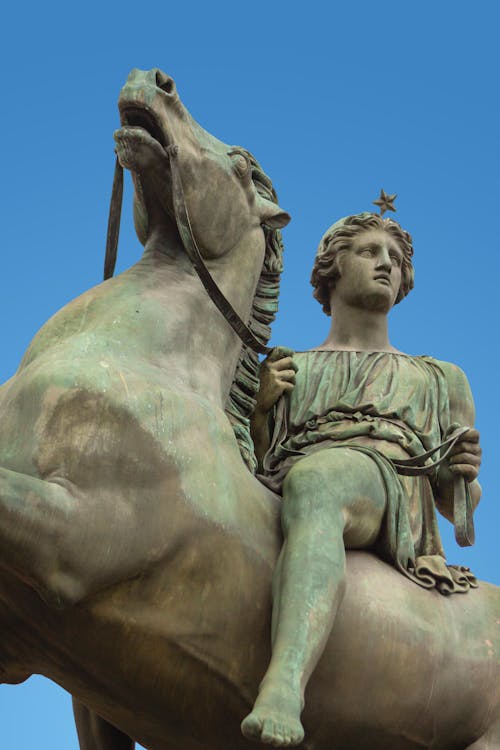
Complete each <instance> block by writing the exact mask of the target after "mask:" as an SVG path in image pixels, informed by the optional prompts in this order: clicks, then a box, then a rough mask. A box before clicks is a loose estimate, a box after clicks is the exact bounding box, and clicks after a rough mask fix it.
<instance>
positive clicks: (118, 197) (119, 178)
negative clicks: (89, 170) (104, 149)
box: [104, 157, 123, 281]
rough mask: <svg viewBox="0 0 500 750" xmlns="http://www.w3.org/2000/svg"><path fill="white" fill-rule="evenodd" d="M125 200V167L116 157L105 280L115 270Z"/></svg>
mask: <svg viewBox="0 0 500 750" xmlns="http://www.w3.org/2000/svg"><path fill="white" fill-rule="evenodd" d="M122 200H123V167H122V165H121V164H120V162H119V160H118V157H116V163H115V174H114V176H113V189H112V191H111V201H110V204H109V218H108V233H107V236H106V255H105V256H104V281H106V279H110V278H111V277H112V275H113V273H114V271H115V265H116V254H117V252H118V238H119V236H120V216H121V213H122Z"/></svg>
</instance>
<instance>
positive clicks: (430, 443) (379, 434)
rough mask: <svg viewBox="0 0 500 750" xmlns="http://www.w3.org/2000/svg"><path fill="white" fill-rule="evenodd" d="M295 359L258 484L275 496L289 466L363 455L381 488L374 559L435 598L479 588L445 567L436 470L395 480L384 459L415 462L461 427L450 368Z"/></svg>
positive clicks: (366, 358) (398, 361)
mask: <svg viewBox="0 0 500 750" xmlns="http://www.w3.org/2000/svg"><path fill="white" fill-rule="evenodd" d="M294 361H295V363H296V364H297V366H298V372H297V376H296V384H295V388H294V389H293V390H292V391H291V392H290V393H288V394H285V395H284V396H282V398H281V399H280V401H279V402H278V404H277V408H276V410H275V424H274V432H273V437H272V441H271V446H270V448H269V450H268V452H267V454H266V456H265V458H264V473H263V476H262V477H261V478H262V480H263V481H264V483H265V484H267V486H269V487H270V488H271V489H273V490H274V491H277V492H281V491H282V486H283V480H284V478H285V477H286V475H287V473H288V471H289V470H290V468H291V467H292V466H293V465H294V464H295V463H296V462H297V461H298V460H300V459H301V458H302V457H304V456H307V455H310V454H311V453H315V452H317V451H320V450H326V449H333V448H336V447H343V448H345V447H350V448H352V449H353V450H358V451H362V452H363V453H365V454H367V455H369V456H370V457H371V458H372V460H373V461H375V463H376V465H377V467H378V469H379V471H380V475H381V479H382V481H383V484H384V487H385V494H386V511H385V515H384V519H383V522H382V527H381V529H380V533H379V538H378V540H377V543H376V552H377V553H378V554H379V556H381V557H382V558H383V559H385V560H387V561H388V562H390V563H392V564H393V565H395V566H396V567H397V568H398V569H399V570H400V571H401V572H402V573H404V574H405V575H406V576H408V577H409V578H411V579H412V580H414V581H415V582H416V583H419V584H420V585H422V586H425V587H427V588H433V587H436V588H438V590H440V591H441V593H453V592H456V591H467V590H468V588H469V587H470V586H471V585H472V586H474V585H476V583H475V578H474V576H473V575H472V574H471V573H470V572H469V571H468V569H467V568H462V567H460V568H458V567H456V566H448V565H447V564H446V562H445V556H444V552H443V547H442V543H441V538H440V534H439V529H438V524H437V518H436V510H435V494H436V484H437V482H436V479H437V476H436V472H433V473H431V474H430V475H424V476H416V477H410V476H401V475H398V474H397V472H396V470H395V468H394V466H393V464H392V463H391V460H390V459H401V458H409V457H413V456H418V455H421V454H422V453H424V452H426V451H428V450H431V449H432V448H435V447H436V446H438V445H440V443H442V442H443V440H445V439H446V438H447V437H448V436H449V435H450V433H451V432H453V431H454V430H455V429H456V428H457V427H459V426H462V425H459V424H458V423H457V422H456V421H453V415H452V414H451V413H450V397H449V392H448V388H449V381H448V378H447V371H446V368H450V367H454V366H453V365H449V364H448V363H442V362H439V361H438V360H436V359H434V358H432V357H427V356H421V357H413V356H409V355H406V354H399V353H393V352H355V351H321V350H312V351H308V352H299V353H296V354H295V356H294ZM455 369H456V370H457V371H458V372H460V374H461V375H462V378H463V379H465V376H464V375H463V373H461V371H460V370H458V368H455ZM467 388H468V386H467Z"/></svg>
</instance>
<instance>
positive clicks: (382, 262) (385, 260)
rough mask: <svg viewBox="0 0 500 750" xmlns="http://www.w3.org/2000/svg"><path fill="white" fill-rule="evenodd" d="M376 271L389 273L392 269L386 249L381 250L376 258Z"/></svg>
mask: <svg viewBox="0 0 500 750" xmlns="http://www.w3.org/2000/svg"><path fill="white" fill-rule="evenodd" d="M376 268H377V270H378V269H380V270H384V271H388V272H389V273H390V271H391V269H392V263H391V256H390V255H389V251H388V249H387V248H385V247H384V248H382V249H381V252H380V254H379V255H378V256H377V263H376Z"/></svg>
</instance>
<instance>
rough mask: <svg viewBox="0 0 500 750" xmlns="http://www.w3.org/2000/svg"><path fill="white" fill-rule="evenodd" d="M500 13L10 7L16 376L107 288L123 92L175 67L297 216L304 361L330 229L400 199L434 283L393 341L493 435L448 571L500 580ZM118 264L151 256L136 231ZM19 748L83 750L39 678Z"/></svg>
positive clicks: (315, 6)
mask: <svg viewBox="0 0 500 750" xmlns="http://www.w3.org/2000/svg"><path fill="white" fill-rule="evenodd" d="M499 20H500V19H499V11H498V5H497V3H495V2H494V0H491V1H490V2H485V1H483V0H478V2H476V3H474V4H472V3H470V2H463V1H462V0H454V1H453V2H452V1H451V0H442V1H441V2H436V0H433V1H432V2H430V1H429V0H420V1H419V2H418V3H409V2H400V1H399V2H393V1H392V0H387V1H386V2H384V3H375V2H357V1H356V0H350V1H349V2H337V1H336V0H330V1H329V2H315V1H314V0H310V1H309V2H307V3H300V4H299V3H292V2H286V3H285V2H281V1H280V0H276V1H275V2H269V0H267V2H261V0H252V3H241V4H240V3H235V2H231V3H229V2H212V3H201V2H199V3H196V2H185V3H184V4H183V5H182V9H181V3H179V2H176V3H169V2H165V1H164V2H161V3H160V2H156V0H150V1H149V2H147V3H143V4H139V3H136V2H135V3H132V2H129V1H128V0H123V1H122V2H119V3H117V2H112V1H108V2H100V3H96V2H94V0H90V1H89V2H87V3H79V4H78V5H74V4H72V3H64V4H63V3H53V2H50V0H48V2H46V3H36V4H35V3H34V2H30V1H29V0H28V2H27V3H23V4H19V5H18V6H16V8H15V9H14V6H13V4H9V6H6V7H5V8H4V9H3V11H2V39H1V44H0V57H1V60H2V71H3V80H2V109H3V116H2V120H1V125H0V128H1V134H2V138H1V144H2V186H1V191H2V196H1V204H0V205H1V210H2V251H3V252H2V273H1V295H0V316H1V320H2V321H3V324H2V327H1V329H2V358H1V361H0V376H1V378H2V380H4V379H6V378H7V377H9V376H10V375H11V374H12V373H13V372H14V370H15V368H16V367H17V364H18V362H19V359H20V357H21V356H22V353H23V351H24V350H25V348H26V346H27V345H28V343H29V341H30V339H31V338H32V336H33V335H34V333H35V332H36V330H37V329H38V328H39V327H40V325H41V324H42V323H43V322H44V321H45V320H46V319H47V318H48V317H49V316H50V315H51V314H52V313H53V312H55V311H56V310H57V309H58V308H60V307H61V306H62V305H63V304H64V303H65V302H67V301H68V300H70V299H71V298H73V297H74V296H76V295H77V294H79V293H81V292H82V291H84V290H85V289H87V288H88V287H90V286H92V285H94V284H96V283H98V282H99V280H100V277H101V269H102V259H103V250H104V241H105V233H106V220H107V210H108V204H109V193H110V187H111V179H112V171H113V162H114V155H113V140H112V133H113V130H114V129H115V128H116V127H117V126H118V116H117V110H116V99H117V96H118V92H119V89H120V87H121V85H122V84H123V82H124V80H125V77H126V75H127V73H128V71H129V69H130V68H132V67H140V68H150V67H153V66H158V67H161V68H162V69H163V70H165V71H166V72H168V73H169V74H171V75H172V76H173V77H174V79H175V80H176V82H177V86H178V89H179V92H180V94H181V96H182V98H183V100H184V102H185V103H186V105H187V106H188V108H189V109H190V110H191V113H192V114H193V116H194V117H195V118H197V119H198V120H199V121H200V123H201V124H202V125H203V126H204V127H206V128H207V129H208V130H209V131H211V132H213V133H214V135H217V136H218V137H219V138H221V139H222V140H224V141H226V142H227V143H229V144H241V145H244V146H245V147H247V148H249V149H250V150H251V151H252V152H254V153H255V155H256V156H257V158H258V159H259V160H260V161H261V163H262V164H263V166H264V167H265V169H266V171H267V172H268V174H269V175H270V176H271V178H272V179H273V181H274V184H275V186H276V188H277V190H278V193H279V196H280V201H281V205H282V206H283V208H285V209H286V210H287V211H289V212H290V213H291V215H292V217H293V221H292V223H291V224H290V225H289V227H287V229H286V230H285V232H284V238H285V244H286V272H285V275H284V281H283V291H282V300H281V307H280V313H279V318H278V321H277V323H276V325H275V328H274V336H273V341H274V343H283V344H287V345H289V346H292V347H295V348H296V349H302V348H308V347H310V346H312V345H314V344H316V343H318V342H319V341H320V340H321V339H322V338H323V337H324V335H325V333H326V330H327V327H328V321H327V319H326V318H324V316H323V315H322V313H321V310H320V308H319V306H318V305H317V303H315V302H314V300H313V299H312V297H311V292H310V287H309V283H308V279H309V273H310V267H311V263H312V258H313V255H314V252H315V248H316V245H317V243H318V240H319V238H320V236H321V234H322V233H323V231H324V230H325V228H326V227H327V226H328V225H329V224H330V223H332V222H333V221H334V220H335V219H337V218H339V217H340V216H343V215H345V214H348V213H356V212H359V211H365V210H370V209H371V201H372V200H373V199H374V198H375V197H376V196H377V194H378V192H379V190H380V188H381V187H384V188H385V190H387V191H389V192H397V193H398V194H399V198H398V201H397V206H398V213H397V218H398V219H399V221H400V222H401V223H402V224H403V226H404V227H405V228H406V229H408V230H409V231H410V232H411V233H412V235H413V238H414V245H415V267H416V289H415V291H414V292H412V294H411V295H410V297H409V298H408V299H406V300H405V301H404V302H403V303H402V304H401V305H400V306H399V307H398V308H396V309H395V311H394V313H393V315H392V343H393V344H394V345H395V346H397V347H398V348H400V349H402V350H403V351H406V352H408V353H412V354H424V353H425V354H432V355H434V356H436V357H438V358H440V359H446V360H450V361H453V362H456V363H457V364H459V365H460V366H461V367H463V369H464V370H465V371H466V373H467V374H468V376H469V379H470V382H471V385H472V388H473V392H474V394H475V398H476V405H477V411H478V419H477V424H478V427H479V429H480V430H481V432H482V437H483V449H484V470H483V472H482V484H483V488H484V499H483V503H482V505H481V506H480V508H479V510H478V512H477V515H476V530H477V539H478V541H477V546H476V547H475V548H473V549H471V550H460V549H458V548H457V547H456V546H455V544H454V541H453V535H452V532H451V530H450V529H446V528H445V527H444V526H443V537H444V541H445V546H446V549H447V550H448V553H449V558H450V560H451V561H455V562H460V563H463V564H467V565H470V567H471V568H472V569H473V570H474V571H475V572H476V573H477V575H478V576H480V577H481V578H484V579H487V580H490V581H494V582H496V583H497V584H498V583H500V570H499V553H498V541H497V540H498V534H499V529H500V504H499V501H500V493H499V490H500V482H499V479H498V477H495V476H494V473H495V469H496V467H498V463H497V462H498V440H499V437H498V432H497V433H495V424H497V415H496V411H497V409H498V402H499V398H498V395H499V388H498V385H497V383H498V372H499V368H500V358H499V354H498V346H499V335H498V327H499V322H500V321H499V314H498V298H499V296H500V285H499V270H500V262H499V239H498V238H499V232H498V218H497V217H498V207H499V205H500V190H499V166H500V160H499V138H498V133H499V132H500V127H499V125H500V123H499V104H498V71H499V59H498V57H499V54H498V23H499ZM130 199H131V194H130V186H128V191H127V192H126V204H125V205H126V208H125V215H124V223H123V226H122V233H121V242H120V261H119V264H120V268H124V267H126V266H127V265H129V264H131V263H133V262H134V261H135V260H136V259H137V258H138V257H139V254H140V246H139V243H138V241H137V239H136V237H135V235H134V233H133V229H132V224H131V220H130ZM0 734H1V737H2V740H1V746H2V750H3V748H5V749H6V750H11V749H12V750H14V748H15V750H28V748H30V749H31V748H32V747H34V746H36V747H37V748H39V750H44V749H45V748H50V750H60V749H62V748H64V749H65V750H76V748H77V741H76V735H75V732H74V729H73V725H72V720H71V713H70V706H69V700H68V697H67V695H66V694H65V693H64V692H63V691H62V690H60V689H59V688H57V687H56V686H53V685H51V684H50V683H48V682H47V681H46V680H43V679H42V678H33V679H32V680H30V681H29V682H28V683H26V684H25V685H23V686H19V687H10V686H2V687H0Z"/></svg>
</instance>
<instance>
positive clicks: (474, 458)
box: [450, 452, 481, 466]
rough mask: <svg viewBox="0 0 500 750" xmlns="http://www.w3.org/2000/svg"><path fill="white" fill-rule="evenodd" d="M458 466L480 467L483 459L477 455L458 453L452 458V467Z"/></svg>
mask: <svg viewBox="0 0 500 750" xmlns="http://www.w3.org/2000/svg"><path fill="white" fill-rule="evenodd" d="M457 464H471V465H473V466H479V465H480V464H481V457H480V456H478V455H477V454H476V453H466V452H463V453H457V454H455V455H453V456H450V466H456V465H457Z"/></svg>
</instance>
